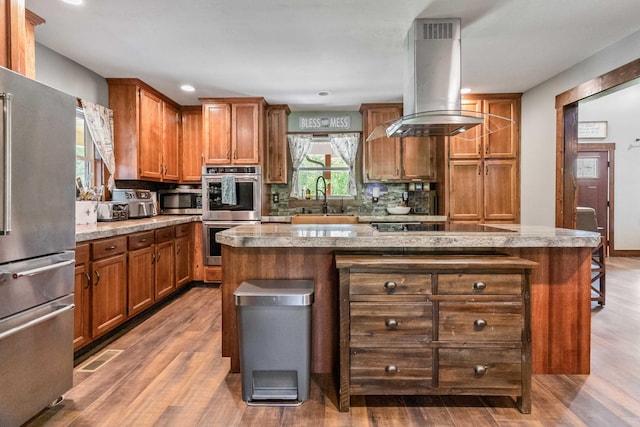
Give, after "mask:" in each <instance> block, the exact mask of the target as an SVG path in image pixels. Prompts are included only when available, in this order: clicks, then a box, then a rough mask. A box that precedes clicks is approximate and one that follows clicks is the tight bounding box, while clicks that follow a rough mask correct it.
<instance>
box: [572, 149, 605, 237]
mask: <svg viewBox="0 0 640 427" xmlns="http://www.w3.org/2000/svg"><path fill="white" fill-rule="evenodd" d="M590 145H592V144H578V160H577V166H576V185H577V187H578V199H577V206H582V207H589V208H593V209H595V210H596V221H597V223H598V229H599V231H600V234H602V236H603V241H604V242H607V238H608V236H609V233H608V230H609V218H610V217H611V215H610V212H609V210H610V203H609V187H610V182H609V176H610V169H609V166H610V161H611V159H609V150H607V148H606V147H604V148H602V149H594V150H589V147H587V146H590ZM611 152H612V153H613V150H611ZM605 246H606V245H605Z"/></svg>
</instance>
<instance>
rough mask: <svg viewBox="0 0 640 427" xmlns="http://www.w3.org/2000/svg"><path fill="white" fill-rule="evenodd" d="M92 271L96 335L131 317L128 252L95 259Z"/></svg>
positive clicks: (93, 323) (92, 332)
mask: <svg viewBox="0 0 640 427" xmlns="http://www.w3.org/2000/svg"><path fill="white" fill-rule="evenodd" d="M91 271H92V274H91V283H92V287H91V314H92V316H91V319H92V320H91V336H92V337H93V338H96V337H98V336H99V335H102V334H104V333H105V332H107V331H109V330H111V329H113V328H114V327H116V326H117V325H119V324H120V323H122V322H124V321H125V319H126V318H127V257H126V254H120V255H115V256H112V257H109V258H104V259H101V260H99V261H94V262H93V263H92V264H91Z"/></svg>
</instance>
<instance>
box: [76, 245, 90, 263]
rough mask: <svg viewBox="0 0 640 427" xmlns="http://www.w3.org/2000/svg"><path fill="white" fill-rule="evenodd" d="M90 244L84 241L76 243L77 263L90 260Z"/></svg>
mask: <svg viewBox="0 0 640 427" xmlns="http://www.w3.org/2000/svg"><path fill="white" fill-rule="evenodd" d="M89 254H90V251H89V244H88V243H83V244H79V245H76V265H81V264H86V263H88V262H89Z"/></svg>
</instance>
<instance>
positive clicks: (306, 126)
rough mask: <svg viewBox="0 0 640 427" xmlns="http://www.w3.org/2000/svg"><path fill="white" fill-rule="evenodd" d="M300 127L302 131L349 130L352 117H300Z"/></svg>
mask: <svg viewBox="0 0 640 427" xmlns="http://www.w3.org/2000/svg"><path fill="white" fill-rule="evenodd" d="M298 127H299V128H300V130H317V129H321V130H333V129H337V130H349V129H350V128H351V116H335V117H331V116H300V117H299V119H298Z"/></svg>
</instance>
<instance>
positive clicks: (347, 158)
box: [329, 133, 360, 196]
mask: <svg viewBox="0 0 640 427" xmlns="http://www.w3.org/2000/svg"><path fill="white" fill-rule="evenodd" d="M359 140H360V135H359V134H357V133H345V134H333V135H329V141H330V142H331V148H333V150H334V151H336V152H337V153H338V154H340V157H342V160H344V162H345V163H346V164H347V166H349V184H348V188H347V190H348V192H349V195H350V196H355V195H356V194H357V191H358V190H357V187H356V154H358V142H359Z"/></svg>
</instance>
